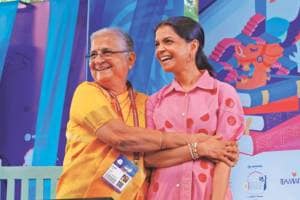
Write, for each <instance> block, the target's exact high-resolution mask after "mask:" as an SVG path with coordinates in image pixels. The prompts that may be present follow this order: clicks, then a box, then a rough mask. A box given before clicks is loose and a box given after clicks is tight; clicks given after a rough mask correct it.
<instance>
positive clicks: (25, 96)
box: [0, 2, 49, 165]
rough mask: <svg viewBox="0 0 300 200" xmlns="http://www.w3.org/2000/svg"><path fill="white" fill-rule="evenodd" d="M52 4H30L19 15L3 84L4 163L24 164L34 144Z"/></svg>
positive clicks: (0, 120) (0, 126)
mask: <svg viewBox="0 0 300 200" xmlns="http://www.w3.org/2000/svg"><path fill="white" fill-rule="evenodd" d="M48 8H49V5H48V3H47V2H45V3H38V4H33V5H28V6H27V7H26V8H22V9H19V10H18V12H17V15H16V22H15V25H14V29H13V33H12V38H11V43H10V46H9V48H8V54H7V57H6V61H5V65H4V70H3V77H2V81H1V83H0V110H1V115H0V130H1V131H0V132H1V145H0V155H1V157H2V158H1V159H3V161H5V162H4V163H3V165H23V164H24V156H25V154H26V152H28V151H29V150H30V149H31V148H32V147H33V139H34V136H35V123H36V114H37V106H38V101H39V96H40V83H41V78H42V72H43V65H44V56H45V44H46V33H47V27H48V15H49V14H48V13H49V9H48Z"/></svg>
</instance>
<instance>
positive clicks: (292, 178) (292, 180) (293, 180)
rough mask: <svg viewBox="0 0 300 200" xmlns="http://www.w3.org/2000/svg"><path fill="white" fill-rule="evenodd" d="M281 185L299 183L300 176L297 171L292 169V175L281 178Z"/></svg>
mask: <svg viewBox="0 0 300 200" xmlns="http://www.w3.org/2000/svg"><path fill="white" fill-rule="evenodd" d="M280 184H281V185H297V184H300V177H299V176H298V174H297V172H296V171H292V172H291V175H290V176H289V177H286V178H281V179H280Z"/></svg>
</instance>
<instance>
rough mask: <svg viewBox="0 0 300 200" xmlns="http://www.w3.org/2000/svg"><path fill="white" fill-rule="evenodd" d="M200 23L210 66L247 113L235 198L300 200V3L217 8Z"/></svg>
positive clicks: (227, 3)
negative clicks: (234, 90) (228, 86)
mask: <svg viewBox="0 0 300 200" xmlns="http://www.w3.org/2000/svg"><path fill="white" fill-rule="evenodd" d="M199 19H200V22H202V23H203V24H204V27H205V29H206V30H205V31H206V33H207V38H209V39H208V40H207V41H208V48H207V49H206V52H207V53H208V55H209V61H210V63H211V64H212V65H213V67H214V69H215V70H216V72H217V76H218V78H219V79H221V80H224V81H226V82H228V83H230V84H231V85H233V86H235V87H236V89H237V91H238V93H239V95H240V98H241V101H242V104H243V107H244V111H245V117H246V124H247V129H246V131H245V134H244V136H243V137H242V138H241V141H240V151H241V158H240V162H239V164H238V165H237V166H236V167H235V168H234V170H233V174H232V177H231V178H232V188H233V193H234V196H235V199H253V200H254V199H255V200H258V199H291V200H296V199H298V198H299V196H300V193H299V190H298V189H297V188H299V184H300V182H299V180H300V178H299V177H300V168H299V166H300V165H299V164H300V159H299V156H298V155H299V153H300V115H299V113H300V108H299V97H300V93H299V92H300V70H299V69H300V68H299V66H300V57H299V55H300V2H299V1H288V2H287V1H282V0H272V1H259V0H257V1H254V0H251V1H250V0H249V1H243V2H241V1H234V0H232V1H215V2H213V3H212V4H211V5H210V6H209V7H208V8H206V10H204V11H203V12H202V13H201V14H200V18H199ZM220 19H222V20H220ZM219 32H221V33H219ZM212 38H213V39H212Z"/></svg>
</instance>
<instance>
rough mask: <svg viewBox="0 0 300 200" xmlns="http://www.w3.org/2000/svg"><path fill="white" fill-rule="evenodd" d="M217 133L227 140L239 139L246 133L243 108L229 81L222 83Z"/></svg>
mask: <svg viewBox="0 0 300 200" xmlns="http://www.w3.org/2000/svg"><path fill="white" fill-rule="evenodd" d="M218 98H219V99H218V100H219V106H220V107H219V110H218V125H217V131H216V132H217V134H221V135H223V137H224V139H227V140H238V139H239V138H240V137H241V136H242V134H243V133H244V128H245V121H244V113H243V108H242V105H241V102H240V99H239V96H238V94H237V92H236V90H235V89H234V88H233V87H232V86H231V85H229V84H227V83H221V84H220V90H219V97H218Z"/></svg>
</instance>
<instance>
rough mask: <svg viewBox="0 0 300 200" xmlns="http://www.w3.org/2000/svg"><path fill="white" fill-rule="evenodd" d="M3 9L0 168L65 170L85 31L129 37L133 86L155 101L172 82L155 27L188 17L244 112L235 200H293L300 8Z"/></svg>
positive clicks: (214, 4) (214, 0) (231, 4)
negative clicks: (157, 50) (107, 30)
mask: <svg viewBox="0 0 300 200" xmlns="http://www.w3.org/2000/svg"><path fill="white" fill-rule="evenodd" d="M0 2H1V3H0V30H1V31H0V78H1V79H0V80H1V82H0V138H1V139H0V163H1V165H5V166H16V165H61V164H62V160H63V156H64V145H65V129H66V122H67V120H68V112H69V106H70V101H71V97H72V94H73V91H74V89H75V87H76V86H77V85H78V83H80V82H82V81H84V80H90V79H91V77H90V74H89V72H88V70H87V62H86V60H85V58H84V55H85V54H86V53H87V51H88V48H89V46H88V45H89V35H90V33H91V32H93V31H95V30H97V29H99V28H101V27H105V26H117V27H121V28H122V29H124V30H125V31H128V32H129V33H130V35H131V36H132V37H133V38H134V41H135V44H136V45H135V51H136V52H137V56H138V57H137V58H138V59H137V62H136V64H135V67H134V69H133V71H132V72H131V73H130V76H129V78H130V80H131V81H132V82H133V85H134V86H135V88H137V89H138V90H140V91H142V92H145V93H147V94H152V93H153V92H155V91H157V90H158V89H159V88H161V87H162V86H163V85H165V84H167V83H169V82H170V81H171V79H172V76H171V74H167V73H164V72H163V71H162V69H161V67H160V66H159V64H158V62H157V61H156V60H155V58H154V56H153V54H154V45H153V43H154V42H153V37H154V36H153V29H154V26H155V24H157V23H158V22H159V21H160V20H162V19H164V18H166V17H168V16H173V15H188V16H191V17H193V18H195V19H197V20H199V21H200V23H201V24H202V25H203V27H204V29H205V32H206V46H205V52H206V54H207V55H208V57H209V62H210V63H211V64H212V65H213V67H214V69H215V71H216V72H217V76H218V78H219V79H220V80H223V81H226V82H228V83H230V84H232V85H233V86H235V87H236V88H237V91H238V93H239V95H240V98H241V101H242V104H243V106H244V111H245V115H246V123H247V129H246V131H245V134H244V136H243V137H242V138H241V141H240V150H241V156H240V162H239V164H238V165H237V166H236V167H235V168H234V169H233V172H232V176H231V185H232V188H233V192H234V197H235V199H238V200H240V199H241V200H243V199H252V200H259V199H266V200H269V199H289V200H294V199H295V200H296V199H299V197H300V191H299V189H298V188H299V185H300V175H299V174H300V167H299V166H300V157H299V153H300V130H299V129H300V115H299V112H300V109H299V96H300V14H299V12H300V2H299V1H297V0H289V1H286V0H244V1H239V0H200V1H199V3H198V4H197V1H193V0H185V1H176V0H124V1H119V0H64V1H60V0H50V1H43V0H38V1H30V0H26V1H22V2H18V1H13V0H6V1H4V0H0ZM70 7H72V9H70ZM145 8H147V9H145ZM297 189H298V190H297Z"/></svg>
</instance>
